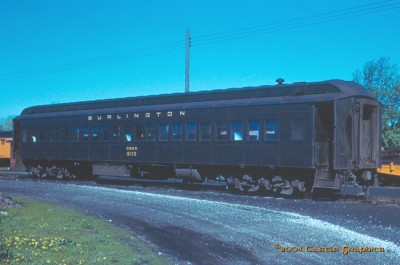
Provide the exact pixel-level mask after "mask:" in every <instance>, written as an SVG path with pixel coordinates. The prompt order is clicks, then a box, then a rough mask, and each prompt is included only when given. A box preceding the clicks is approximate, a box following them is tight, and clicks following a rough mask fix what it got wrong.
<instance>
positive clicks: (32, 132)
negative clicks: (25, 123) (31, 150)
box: [28, 128, 37, 143]
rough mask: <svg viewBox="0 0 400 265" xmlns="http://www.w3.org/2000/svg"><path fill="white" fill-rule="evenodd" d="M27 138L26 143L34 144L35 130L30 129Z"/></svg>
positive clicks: (35, 139)
mask: <svg viewBox="0 0 400 265" xmlns="http://www.w3.org/2000/svg"><path fill="white" fill-rule="evenodd" d="M28 133H29V136H28V141H29V142H30V143H36V141H37V130H36V129H35V128H32V129H30V130H29V131H28Z"/></svg>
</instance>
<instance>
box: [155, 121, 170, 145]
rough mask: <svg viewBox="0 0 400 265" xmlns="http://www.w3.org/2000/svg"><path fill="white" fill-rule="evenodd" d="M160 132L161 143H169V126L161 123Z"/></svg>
mask: <svg viewBox="0 0 400 265" xmlns="http://www.w3.org/2000/svg"><path fill="white" fill-rule="evenodd" d="M159 132H160V134H159V138H158V139H159V140H160V141H168V132H169V124H167V123H161V124H160V131H159Z"/></svg>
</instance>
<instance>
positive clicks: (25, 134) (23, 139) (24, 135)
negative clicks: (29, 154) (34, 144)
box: [22, 129, 28, 143]
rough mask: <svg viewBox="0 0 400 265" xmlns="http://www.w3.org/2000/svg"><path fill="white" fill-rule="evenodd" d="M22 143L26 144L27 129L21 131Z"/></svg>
mask: <svg viewBox="0 0 400 265" xmlns="http://www.w3.org/2000/svg"><path fill="white" fill-rule="evenodd" d="M22 142H23V143H26V142H28V130H27V129H23V130H22Z"/></svg>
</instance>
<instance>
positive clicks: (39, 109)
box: [21, 80, 374, 115]
mask: <svg viewBox="0 0 400 265" xmlns="http://www.w3.org/2000/svg"><path fill="white" fill-rule="evenodd" d="M306 95H313V96H314V97H313V98H314V99H317V101H331V100H336V99H340V98H346V97H351V96H360V97H369V98H374V97H373V95H372V93H371V92H370V91H368V90H366V89H365V88H363V87H362V86H360V85H358V84H357V83H354V82H349V81H343V80H328V81H322V82H310V83H306V82H302V83H293V84H281V85H263V86H257V87H243V88H230V89H219V90H209V91H200V92H189V93H175V94H163V95H154V96H140V97H129V98H119V99H107V100H95V101H82V102H75V103H62V104H52V105H43V106H34V107H29V108H26V109H24V110H23V111H22V113H21V115H30V114H44V113H54V112H64V111H83V110H97V109H111V108H124V107H135V106H136V107H139V106H148V105H164V104H178V103H191V102H215V101H222V100H238V99H251V98H275V99H276V100H277V101H278V102H279V101H281V100H280V99H279V98H281V99H282V98H286V97H294V99H292V100H291V102H292V103H293V102H303V101H304V99H303V97H302V96H306ZM315 96H318V97H317V98H315ZM307 101H308V100H307Z"/></svg>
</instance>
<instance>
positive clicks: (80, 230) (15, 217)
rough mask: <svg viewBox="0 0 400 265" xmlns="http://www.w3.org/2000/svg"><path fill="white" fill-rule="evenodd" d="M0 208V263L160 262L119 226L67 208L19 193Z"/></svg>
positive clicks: (164, 262)
mask: <svg viewBox="0 0 400 265" xmlns="http://www.w3.org/2000/svg"><path fill="white" fill-rule="evenodd" d="M13 200H14V201H17V202H19V203H20V204H21V205H22V207H21V208H16V209H8V210H7V211H6V213H7V214H4V211H3V213H0V264H26V265H28V264H29V265H34V264H38V265H45V264H60V265H64V264H65V265H71V264H116V265H118V264H120V265H125V264H126V265H135V264H156V265H161V264H166V261H165V260H163V259H162V258H161V257H160V256H158V255H157V254H156V253H154V252H152V250H151V249H150V248H149V247H148V246H146V245H145V244H144V243H143V242H141V241H140V240H139V239H137V238H136V237H133V236H132V235H130V233H127V232H126V231H125V230H123V229H120V228H117V227H115V226H113V225H112V224H110V223H108V222H106V221H103V220H100V219H96V218H94V217H91V216H88V215H85V214H82V213H79V212H77V211H73V210H71V209H68V208H65V207H60V206H55V205H52V204H46V203H41V202H37V201H33V200H28V199H25V198H13Z"/></svg>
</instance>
